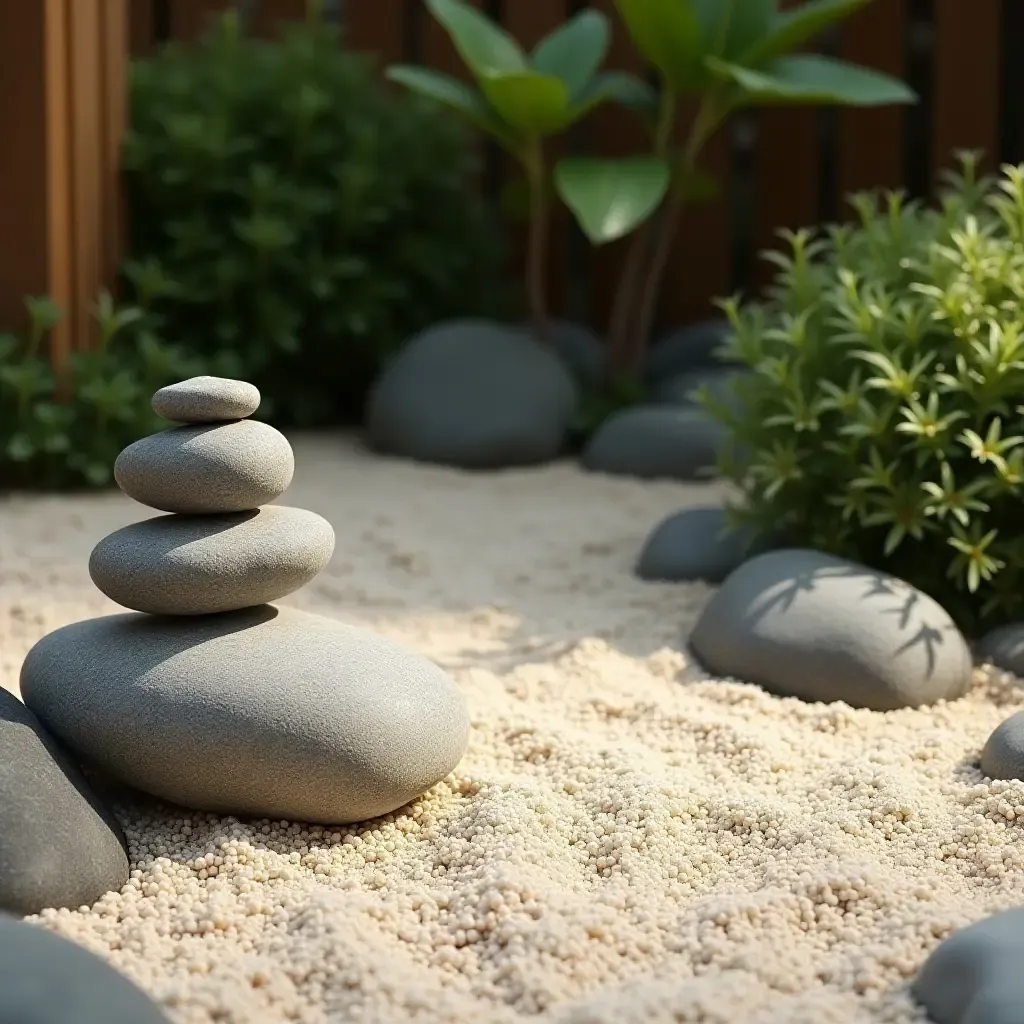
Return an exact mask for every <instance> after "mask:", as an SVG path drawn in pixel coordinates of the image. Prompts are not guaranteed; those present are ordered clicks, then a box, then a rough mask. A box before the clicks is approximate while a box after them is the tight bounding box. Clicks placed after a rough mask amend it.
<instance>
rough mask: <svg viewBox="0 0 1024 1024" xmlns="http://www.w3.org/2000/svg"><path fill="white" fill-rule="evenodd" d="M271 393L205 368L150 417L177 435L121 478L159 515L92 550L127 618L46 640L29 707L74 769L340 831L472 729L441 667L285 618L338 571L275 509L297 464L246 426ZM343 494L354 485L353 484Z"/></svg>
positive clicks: (311, 523) (313, 525)
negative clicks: (206, 373)
mask: <svg viewBox="0 0 1024 1024" xmlns="http://www.w3.org/2000/svg"><path fill="white" fill-rule="evenodd" d="M259 401H260V396H259V392H258V391H257V389H256V388H255V387H253V386H252V385H251V384H248V383H245V382H243V381H236V380H228V379H225V378H216V377H196V378H193V379H191V380H187V381H183V382H181V383H179V384H174V385H171V386H170V387H166V388H163V389H161V390H160V391H158V392H157V393H156V395H155V396H154V398H153V408H154V409H155V411H156V412H157V413H158V414H159V415H160V416H162V417H164V418H165V419H168V420H170V421H173V422H175V423H177V424H180V425H179V426H174V427H172V428H170V429H168V430H164V431H161V432H159V433H156V434H153V435H151V436H149V437H145V438H143V439H141V440H140V441H137V442H135V443H134V444H132V445H130V446H129V447H127V448H126V449H125V450H124V451H123V452H122V453H121V454H120V456H119V457H118V459H117V462H116V464H115V478H116V480H117V483H118V485H119V486H120V488H121V489H122V490H123V491H124V492H125V493H126V494H127V495H128V496H129V497H131V498H134V499H135V500H136V501H139V502H141V503H142V504H144V505H148V506H150V507H151V508H154V509H157V510H159V511H161V512H165V513H168V514H167V515H160V516H156V517H155V518H151V519H147V520H144V521H142V522H138V523H134V524H132V525H130V526H127V527H125V528H123V529H120V530H117V531H116V532H114V533H112V534H110V535H109V536H108V537H105V538H104V539H103V540H101V541H100V542H99V543H98V544H97V545H96V547H95V549H94V550H93V552H92V556H91V558H90V561H89V571H90V574H91V576H92V579H93V582H94V583H95V584H96V586H97V587H98V588H99V589H100V590H101V591H103V593H104V594H106V595H107V596H108V597H109V598H111V599H112V600H114V601H115V602H117V603H118V604H121V605H123V606H125V607H126V608H129V609H132V611H131V612H127V613H124V614H116V615H107V616H102V617H100V618H94V619H88V620H86V621H83V622H77V623H74V624H72V625H69V626H65V627H64V628H62V629H58V630H56V631H54V632H53V633H50V634H49V635H47V636H45V637H43V639H42V640H40V641H39V642H38V643H37V644H36V645H35V647H34V648H33V649H32V650H31V651H30V652H29V654H28V656H27V658H26V660H25V663H24V665H23V668H22V673H21V692H22V696H23V699H24V701H25V703H26V704H27V705H28V707H29V708H31V709H32V711H33V712H34V713H35V714H36V715H37V716H38V718H39V719H40V720H41V721H42V722H43V723H44V724H45V725H46V727H47V728H48V729H49V730H50V731H51V732H52V733H53V734H55V735H56V736H57V737H58V738H59V739H60V740H62V741H63V742H64V743H65V744H66V745H67V746H68V747H69V748H71V750H72V751H74V752H75V753H76V754H77V755H78V756H79V757H80V758H82V759H83V760H85V761H87V762H89V763H91V764H92V765H94V766H95V767H97V768H98V769H100V770H101V771H103V772H105V773H107V774H108V775H110V776H112V777H113V778H114V779H117V780H118V781H120V782H121V783H124V784H127V785H128V786H132V787H135V788H137V789H139V790H142V791H144V792H146V793H149V794H151V795H153V796H156V797H160V798H162V799H165V800H168V801H171V802H173V803H176V804H180V805H183V806H184V807H187V808H192V809H196V810H203V811H212V812H219V813H223V814H233V815H238V816H247V817H256V818H270V819H286V820H295V821H306V822H316V823H331V824H344V823H348V822H353V821H362V820H366V819H368V818H372V817H376V816H379V815H382V814H386V813H389V812H391V811H394V810H396V809H397V808H399V807H401V806H403V805H404V804H406V803H408V802H409V801H410V800H412V799H414V798H415V797H417V796H419V795H420V794H422V793H423V792H424V791H426V790H427V789H429V788H430V787H431V786H433V785H434V784H435V783H437V782H439V781H440V780H441V779H443V778H444V777H445V776H446V775H448V774H449V773H450V772H451V771H452V770H453V769H454V768H455V766H456V765H457V764H458V762H459V761H460V760H461V758H462V755H463V753H464V752H465V748H466V744H467V741H468V733H469V722H468V716H467V711H466V706H465V702H464V699H463V697H462V695H461V693H460V691H459V690H458V689H457V687H456V686H455V684H454V683H453V682H452V680H451V679H450V678H449V677H448V676H447V675H446V674H445V673H444V672H443V671H442V670H441V669H440V668H438V667H437V666H436V665H434V664H433V663H432V662H430V661H428V660H427V659H425V658H424V657H422V656H420V655H418V654H416V653H415V652H413V651H411V650H408V649H406V648H404V647H402V646H400V645H399V644H397V643H394V642H392V641H390V640H387V639H385V638H383V637H380V636H378V635H376V634H374V633H372V632H369V631H367V630H364V629H360V628H357V627H353V626H349V625H345V624H342V623H340V622H338V621H336V620H334V619H330V618H324V617H321V616H317V615H311V614H308V613H305V612H302V611H299V610H298V609H294V608H288V607H277V606H275V605H273V604H271V603H270V602H272V601H276V600H279V599H281V598H283V597H285V596H287V595H289V594H291V593H293V592H294V591H296V590H298V589H299V588H300V587H302V586H304V585H305V584H306V583H308V582H310V581H311V580H312V579H313V578H314V577H315V576H316V575H317V574H318V573H319V572H320V571H321V570H322V569H323V568H324V567H325V566H326V565H327V563H328V561H329V560H330V558H331V555H332V553H333V550H334V532H333V530H332V528H331V526H330V524H329V523H328V522H327V521H326V520H325V519H323V518H321V517H320V516H318V515H316V514H314V513H312V512H308V511H305V510H303V509H298V508H289V507H285V506H281V505H273V504H269V503H270V502H272V501H274V500H275V499H276V498H278V497H280V495H281V494H282V493H283V492H284V491H285V489H286V488H287V487H288V486H289V484H290V483H291V480H292V474H293V471H294V456H293V453H292V449H291V446H290V445H289V443H288V441H287V439H286V438H285V437H284V436H283V435H282V434H280V433H279V432H278V431H276V430H275V429H274V428H272V427H270V426H268V425H266V424H264V423H260V422H258V421H255V420H252V419H249V417H250V416H251V415H252V414H253V413H254V412H255V411H256V409H257V407H258V405H259ZM338 486H339V487H341V486H344V482H343V481H339V482H338Z"/></svg>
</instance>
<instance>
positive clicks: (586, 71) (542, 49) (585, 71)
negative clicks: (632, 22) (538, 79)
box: [531, 10, 611, 98]
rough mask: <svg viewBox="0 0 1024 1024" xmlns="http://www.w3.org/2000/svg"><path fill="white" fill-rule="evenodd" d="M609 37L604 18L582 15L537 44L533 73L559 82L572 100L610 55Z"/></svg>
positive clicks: (595, 13)
mask: <svg viewBox="0 0 1024 1024" xmlns="http://www.w3.org/2000/svg"><path fill="white" fill-rule="evenodd" d="M610 37H611V30H610V28H609V25H608V19H607V17H605V15H604V14H602V13H601V12H600V11H593V10H586V11H580V13H579V14H577V15H576V16H575V17H574V18H570V19H569V20H568V21H567V22H566V23H565V24H564V25H562V27H561V28H557V29H555V31H554V32H552V33H551V34H550V35H548V36H546V37H545V38H544V39H542V40H541V41H540V42H539V43H538V44H537V47H536V49H535V50H534V51H533V56H532V58H531V63H532V64H533V69H534V71H539V72H540V73H541V74H544V75H554V76H555V77H556V78H560V79H561V80H562V81H563V82H565V88H566V89H567V90H568V92H569V96H570V97H571V98H575V97H576V96H578V95H579V94H580V93H581V92H583V90H584V89H585V88H586V87H587V85H588V84H589V82H590V80H591V79H592V78H593V77H594V75H595V74H597V69H598V68H599V67H600V66H601V63H602V61H603V60H604V58H605V56H606V55H607V53H608V43H609V40H610Z"/></svg>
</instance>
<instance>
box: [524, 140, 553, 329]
mask: <svg viewBox="0 0 1024 1024" xmlns="http://www.w3.org/2000/svg"><path fill="white" fill-rule="evenodd" d="M523 166H524V167H525V169H526V180H527V182H528V184H529V188H530V224H529V229H528V237H527V246H526V301H527V304H528V306H529V310H530V320H531V323H532V325H533V330H534V333H535V334H536V335H537V337H538V338H539V339H540V341H541V342H542V344H544V345H550V344H551V324H550V318H549V315H548V303H547V254H548V228H549V214H550V207H549V203H548V195H547V187H546V183H545V176H544V152H543V150H542V148H541V144H540V142H535V143H533V144H532V145H531V146H530V148H529V150H528V151H527V153H526V155H525V157H524V159H523Z"/></svg>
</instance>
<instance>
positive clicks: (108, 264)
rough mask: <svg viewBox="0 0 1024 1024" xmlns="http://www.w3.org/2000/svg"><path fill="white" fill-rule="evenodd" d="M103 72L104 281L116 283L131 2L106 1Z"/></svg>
mask: <svg viewBox="0 0 1024 1024" xmlns="http://www.w3.org/2000/svg"><path fill="white" fill-rule="evenodd" d="M105 4H106V9H105V11H104V21H103V29H102V38H101V44H102V52H101V57H100V68H101V69H102V72H103V84H102V88H103V151H102V152H101V153H100V174H101V180H102V182H103V184H104V198H103V209H104V218H105V221H106V227H105V229H104V238H103V244H104V249H103V269H102V277H103V281H104V282H106V283H108V284H111V285H112V284H113V282H115V281H116V280H117V271H118V264H119V263H120V259H121V253H122V251H123V248H124V244H125V240H126V225H125V217H124V214H125V210H124V196H123V193H122V189H121V145H122V142H123V139H124V132H125V128H126V126H127V123H128V61H127V60H126V59H125V57H126V54H127V53H130V39H129V15H128V8H129V0H105Z"/></svg>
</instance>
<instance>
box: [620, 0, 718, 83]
mask: <svg viewBox="0 0 1024 1024" xmlns="http://www.w3.org/2000/svg"><path fill="white" fill-rule="evenodd" d="M615 6H616V8H617V10H618V12H619V14H620V15H621V16H622V20H623V21H624V22H625V23H626V28H627V29H628V31H629V34H630V36H631V37H632V39H633V43H634V44H635V46H636V48H637V49H638V50H639V51H640V53H641V55H642V56H643V57H645V58H646V59H647V60H648V61H649V62H650V63H651V64H653V65H654V66H655V67H656V68H657V69H658V70H659V71H660V72H661V73H662V75H664V76H665V79H666V81H668V83H669V84H670V85H671V86H672V87H673V88H674V89H680V90H682V89H688V88H690V87H691V86H693V85H694V84H695V83H696V82H697V81H698V80H699V79H700V77H701V73H702V71H703V69H702V67H701V63H700V59H701V57H702V56H703V54H702V50H701V24H700V21H699V20H698V19H697V13H696V11H695V10H694V8H693V5H692V3H691V2H690V0H615Z"/></svg>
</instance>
